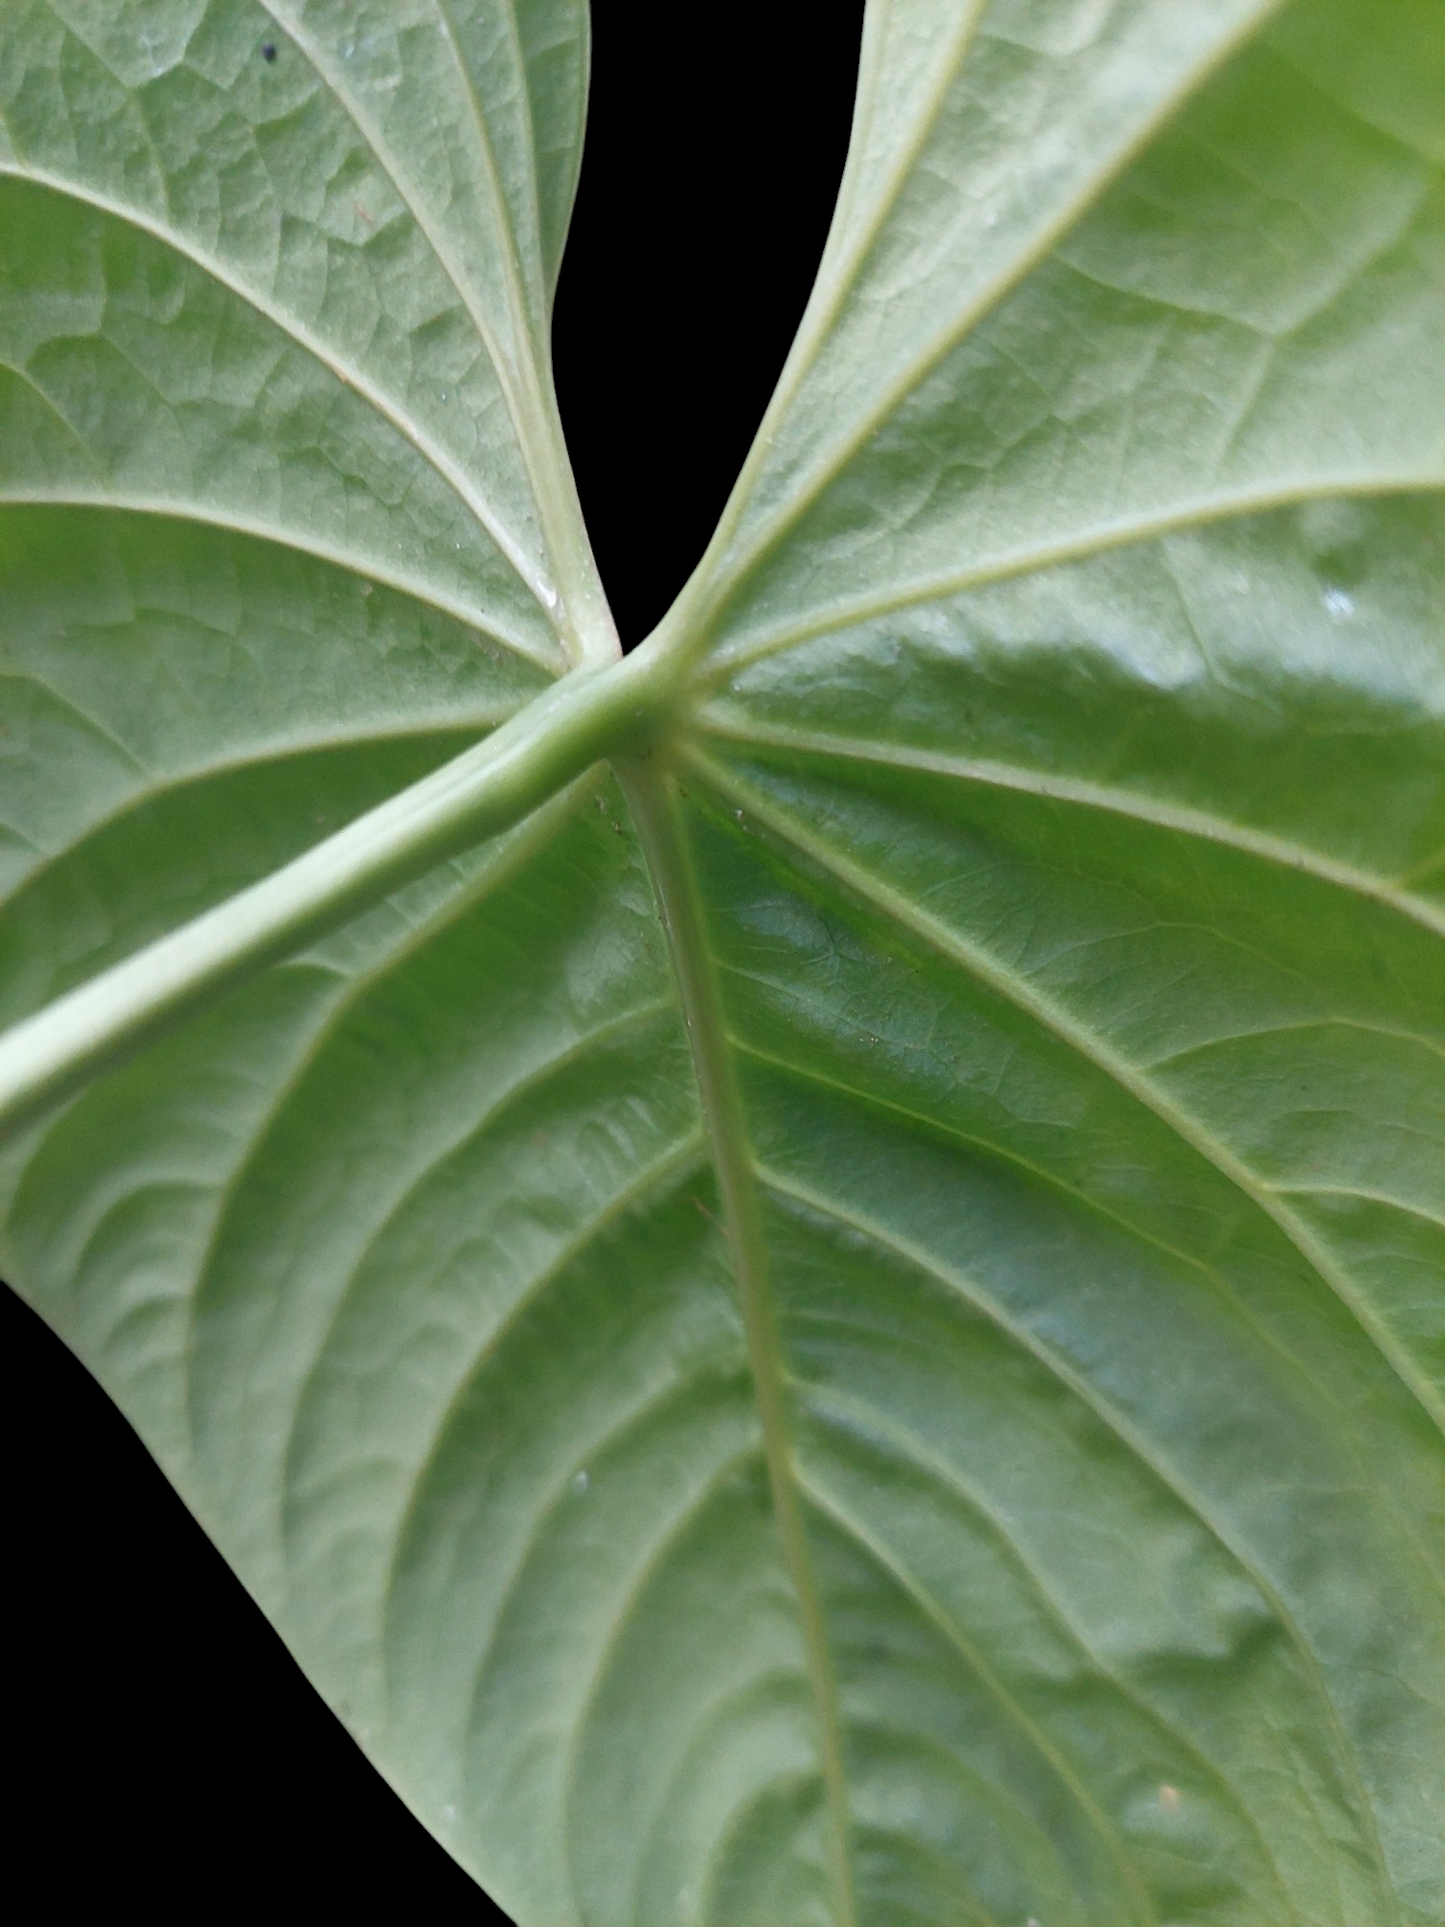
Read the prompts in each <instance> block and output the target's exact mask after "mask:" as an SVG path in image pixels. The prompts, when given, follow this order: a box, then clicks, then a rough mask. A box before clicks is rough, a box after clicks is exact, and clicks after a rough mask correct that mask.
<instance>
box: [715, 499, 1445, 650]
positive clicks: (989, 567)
mask: <svg viewBox="0 0 1445 1927" xmlns="http://www.w3.org/2000/svg"><path fill="white" fill-rule="evenodd" d="M1442 489H1445V469H1442V470H1420V471H1418V472H1415V473H1404V474H1398V475H1369V474H1353V475H1352V474H1343V473H1341V474H1335V475H1326V474H1321V475H1318V476H1311V477H1309V478H1308V479H1303V480H1301V481H1299V482H1297V483H1283V482H1280V483H1271V484H1268V485H1267V486H1263V487H1257V488H1252V489H1241V490H1240V491H1238V492H1237V493H1236V494H1233V495H1216V496H1199V497H1197V498H1196V499H1195V500H1193V501H1190V502H1183V503H1181V504H1180V505H1179V506H1178V507H1177V508H1175V509H1171V510H1169V511H1167V512H1166V513H1164V514H1161V515H1154V516H1134V517H1131V518H1129V519H1127V520H1124V521H1120V522H1113V523H1103V524H1100V525H1099V526H1098V527H1096V528H1092V529H1086V530H1081V531H1080V533H1079V534H1078V535H1076V536H1071V537H1070V538H1069V539H1068V540H1067V541H1063V542H1056V543H1051V544H1043V545H1039V546H1035V547H1033V548H1026V549H1019V550H1015V551H1012V552H1006V553H1004V554H1002V555H999V556H997V557H995V558H994V559H993V560H992V561H983V562H976V563H970V564H969V565H968V566H967V567H966V568H962V569H958V570H955V571H953V572H951V573H950V574H948V575H946V576H931V577H929V578H928V579H926V580H924V581H921V582H912V583H908V584H905V585H903V586H902V587H901V588H897V589H889V590H887V591H885V592H884V593H883V594H881V595H877V596H858V597H855V598H854V600H853V601H852V602H838V603H832V604H830V605H828V606H827V607H825V608H823V609H820V610H818V611H817V612H816V614H814V615H812V616H810V617H809V618H808V619H807V620H806V621H804V622H798V623H794V624H792V625H791V626H789V627H787V628H784V629H777V630H774V631H772V632H771V633H769V632H767V631H764V632H763V633H762V634H761V635H760V636H757V637H755V638H752V639H751V640H750V639H748V638H747V637H746V636H745V637H744V638H743V639H742V640H741V641H739V642H738V643H737V644H735V645H734V646H733V647H731V648H729V647H728V646H727V644H726V643H724V644H723V645H722V646H721V647H720V648H717V649H715V650H714V651H713V652H712V653H711V655H710V657H709V660H708V663H707V664H706V665H704V666H703V675H704V681H705V686H707V685H715V684H717V683H719V682H721V681H724V680H725V679H727V678H728V677H730V676H735V675H738V674H739V673H741V671H743V670H745V669H747V668H748V667H750V666H751V665H752V664H753V663H755V662H762V661H765V660H766V659H767V658H768V657H770V656H775V655H780V654H782V653H784V652H785V651H787V650H789V649H795V648H797V647H799V645H801V644H802V643H805V642H812V641H814V640H815V639H816V638H817V637H819V636H825V635H830V634H833V633H834V632H835V631H838V630H843V629H849V628H855V627H857V626H858V625H859V624H860V623H864V622H873V621H876V620H877V619H878V618H879V617H881V616H890V615H899V614H901V613H902V612H903V611H904V610H905V609H915V608H918V607H920V606H923V605H926V604H928V603H931V602H946V601H949V600H951V599H952V598H953V597H955V596H961V595H965V594H967V593H968V592H969V591H970V590H973V589H988V588H993V587H995V586H997V585H998V584H1001V583H1006V582H1012V581H1015V580H1017V579H1018V578H1019V577H1020V576H1025V575H1035V574H1038V573H1040V572H1041V571H1043V570H1046V569H1054V568H1061V567H1066V566H1067V565H1068V564H1069V563H1071V562H1088V561H1091V560H1093V559H1094V558H1095V557H1098V556H1104V555H1111V554H1114V553H1115V552H1116V551H1118V550H1120V549H1127V548H1133V547H1142V546H1144V545H1146V544H1148V543H1151V542H1157V541H1160V540H1162V539H1163V538H1165V537H1166V536H1170V535H1183V534H1187V533H1188V532H1189V531H1190V530H1192V529H1208V528H1213V527H1215V526H1217V525H1219V524H1221V523H1229V522H1234V521H1242V520H1244V519H1246V518H1247V517H1249V516H1252V515H1268V514H1270V513H1272V512H1273V511H1275V510H1279V509H1290V508H1304V507H1307V506H1308V505H1309V504H1310V503H1312V502H1350V501H1375V500H1379V499H1388V498H1389V497H1391V496H1396V495H1434V494H1438V493H1439V492H1440V491H1441V490H1442Z"/></svg>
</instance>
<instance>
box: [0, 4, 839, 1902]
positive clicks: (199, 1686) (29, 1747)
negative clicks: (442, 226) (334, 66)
mask: <svg viewBox="0 0 1445 1927" xmlns="http://www.w3.org/2000/svg"><path fill="white" fill-rule="evenodd" d="M861 17H862V0H830V4H828V5H827V6H825V7H819V8H817V9H816V10H815V9H811V8H805V7H802V6H800V5H799V4H798V0H776V3H775V4H773V5H768V6H746V5H734V6H730V7H702V6H699V7H696V8H694V7H689V6H680V5H676V4H669V5H661V4H652V5H649V4H645V0H596V4H595V24H594V32H595V48H594V66H593V95H592V113H591V126H590V131H589V137H588V148H587V158H586V162H585V164H584V168H583V174H582V186H581V192H580V194H579V198H578V206H577V214H576V219H575V221H574V224H573V230H572V239H571V243H570V245H569V249H568V255H567V261H566V265H565V266H564V269H563V274H562V283H561V290H560V294H559V299H558V308H557V321H556V366H557V383H558V391H559V395H560V399H561V405H562V414H563V420H564V423H565V424H566V427H567V432H568V439H569V442H570V445H571V449H572V456H573V463H574V466H575V469H576V472H577V478H578V486H579V488H580V490H581V495H582V501H583V506H584V509H585V511H586V514H587V518H588V522H589V526H590V527H591V530H592V536H593V544H594V547H595V549H596V552H597V557H598V561H599V563H600V565H601V569H602V575H603V579H604V581H605V583H606V585H607V589H608V592H609V595H610V597H611V599H612V604H613V608H614V611H615V613H616V615H617V619H618V624H619V627H620V629H621V632H622V637H623V641H624V644H625V645H627V646H632V645H634V644H636V643H637V642H638V641H640V640H641V639H642V637H643V636H644V635H645V634H646V633H647V631H648V630H649V629H650V628H651V627H652V626H653V624H654V623H655V622H656V621H657V620H658V619H659V617H660V616H661V615H662V614H663V613H664V611H665V609H666V607H667V605H668V603H669V602H670V601H671V600H672V597H673V595H674V594H675V593H676V591H677V589H678V588H679V587H680V586H681V584H682V582H683V581H684V579H685V578H686V576H687V575H688V573H689V571H690V570H691V569H692V567H693V566H694V564H695V563H696V561H697V558H698V556H699V555H700V554H701V552H702V549H703V547H704V546H705V544H706V541H707V538H708V535H709V534H710V532H711V529H712V527H713V524H714V523H715V521H716V519H717V515H718V512H719V511H720V509H721V507H722V505H723V501H724V499H725V497H726V495H727V492H728V489H729V487H730V486H731V483H732V480H733V477H734V476H735V474H736V472H737V469H738V466H739V464H740V462H741V461H742V459H743V456H744V455H745V453H746V451H747V447H748V444H749V442H750V440H751V438H752V434H753V431H754V429H755V427H756V424H757V421H758V418H759V416H760V415H761V413H762V410H763V408H764V407H765V405H766V402H767V398H768V395H769V392H770V391H771V388H772V385H773V382H774V380H775V378H776V375H777V372H778V369H779V368H780V366H781V364H782V361H783V358H784V356H785V355H786V353H787V349H788V344H789V341H790V339H791V336H792V333H793V329H794V327H795V325H796V323H797V319H798V316H799V315H800V313H801V311H802V308H803V304H804V302H805V300H806V298H807V292H808V287H809V284H810V282H811V279H812V275H813V270H814V267H815V265H816V262H817V258H818V254H819V251H820V249H821V247H822V243H823V238H824V234H825V232H826V228H827V223H828V217H829V214H830V211H831V206H832V200H833V196H834V193H835V191H836V185H837V180H838V176H839V173H840V170H841V167H842V162H843V154H844V150H845V147H846V142H847V130H848V120H849V114H850V110H851V99H852V90H853V81H854V74H855V69H856V60H857V46H858V35H859V30H860V24H861ZM0 1361H3V1371H4V1378H5V1394H4V1406H3V1415H0V1423H3V1428H4V1434H5V1436H4V1439H3V1446H4V1452H5V1458H4V1464H5V1468H6V1474H5V1476H6V1491H7V1503H6V1532H5V1554H6V1558H5V1568H6V1585H5V1598H6V1602H7V1604H6V1616H7V1621H8V1626H7V1635H6V1643H5V1651H6V1656H7V1659H8V1679H7V1684H6V1691H5V1731H6V1742H7V1744H6V1751H7V1753H8V1755H9V1759H10V1763H11V1770H10V1774H9V1776H8V1778H9V1782H10V1787H11V1791H10V1794H9V1795H8V1796H7V1798H6V1806H7V1809H8V1812H7V1815H6V1818H7V1827H6V1831H7V1834H8V1836H9V1839H8V1852H7V1867H6V1881H5V1885H6V1887H7V1889H8V1890H9V1891H10V1892H11V1893H12V1894H16V1893H21V1892H24V1891H26V1890H29V1891H30V1892H31V1893H32V1894H33V1895H36V1896H39V1895H41V1894H43V1895H44V1896H45V1900H44V1902H43V1904H37V1905H36V1906H35V1917H36V1918H40V1917H41V1916H42V1915H44V1916H47V1917H48V1916H50V1915H51V1914H55V1915H59V1916H63V1915H64V1914H65V1913H67V1912H75V1913H79V1914H82V1915H85V1916H89V1917H99V1916H101V1915H102V1914H103V1913H109V1912H110V1911H111V1910H116V1911H120V1910H121V1909H128V1910H135V1909H140V1910H143V1911H144V1912H145V1914H146V1915H147V1916H148V1917H149V1918H150V1919H152V1920H154V1921H157V1922H159V1923H162V1924H164V1923H167V1922H170V1921H172V1920H174V1921H177V1922H179V1921H181V1920H191V1919H192V1918H204V1917H207V1916H209V1915H210V1914H211V1912H212V1910H213V1909H218V1910H220V1911H221V1912H223V1913H229V1914H230V1915H232V1916H233V1917H239V1918H253V1919H265V1918H276V1919H281V1920H286V1919H288V1918H296V1917H297V1915H298V1913H299V1911H300V1910H301V1909H303V1908H306V1907H308V1906H310V1905H313V1904H314V1905H315V1906H316V1907H317V1908H318V1910H320V1911H322V1912H324V1913H329V1912H333V1911H334V1912H336V1913H338V1914H341V1915H350V1916H351V1917H352V1918H356V1919H359V1920H366V1919H369V1918H377V1917H380V1916H382V1915H383V1914H384V1913H389V1912H391V1911H392V1910H393V1909H396V1910H398V1911H400V1912H401V1913H402V1915H403V1916H404V1917H408V1918H414V1919H418V1920H425V1921H438V1920H445V1919H447V1918H450V1917H451V1916H453V1915H456V1916H460V1917H464V1918H466V1919H468V1920H471V1921H477V1922H483V1921H486V1920H489V1919H490V1920H498V1921H500V1920H501V1919H502V1916H501V1915H500V1914H499V1913H497V1912H495V1910H493V1909H491V1908H489V1907H488V1905H487V1903H486V1902H485V1900H483V1899H482V1897H481V1896H480V1894H479V1893H478V1891H477V1889H476V1887H475V1886H473V1884H472V1883H471V1881H470V1880H469V1879H468V1878H467V1877H466V1876H465V1875H464V1874H463V1873H461V1871H460V1870H459V1869H458V1868H457V1867H455V1866H454V1865H453V1863H452V1862H451V1861H450V1860H449V1859H448V1858H447V1856H446V1855H445V1854H444V1853H443V1852H442V1851H441V1849H440V1848H439V1847H437V1846H436V1845H435V1844H434V1843H433V1842H432V1841H431V1839H430V1838H429V1837H428V1836H427V1834H426V1833H425V1832H424V1831H423V1830H422V1828H421V1827H420V1826H419V1825H418V1823H417V1822H416V1821H414V1820H413V1819H412V1818H411V1817H410V1815H409V1814H408V1813H407V1812H406V1811H405V1809H404V1808H403V1807H402V1806H401V1804H400V1802H399V1801H398V1800H396V1799H395V1797H394V1796H393V1795H392V1794H391V1793H390V1792H389V1791H388V1790H387V1788H386V1787H385V1786H384V1785H383V1784H382V1782H381V1780H380V1779H379V1778H378V1777H377V1775H376V1774H375V1773H374V1772H373V1771H372V1770H371V1768H370V1767H369V1766H368V1765H367V1764H366V1763H365V1761H364V1760H363V1758H362V1756H361V1754H360V1753H359V1752H358V1751H357V1750H356V1748H355V1747H354V1746H353V1745H352V1743H351V1741H350V1740H349V1739H348V1737H347V1736H346V1734H345V1733H344V1732H343V1731H342V1729H341V1727H340V1726H339V1724H338V1723H337V1722H336V1721H335V1720H334V1719H333V1718H332V1717H331V1715H330V1713H329V1712H328V1711H327V1710H326V1709H325V1707H323V1705H322V1704H321V1702H320V1700H319V1699H318V1698H317V1697H316V1695H315V1694H314V1693H313V1692H312V1691H311V1689H310V1687H309V1686H307V1684H306V1683H305V1681H304V1680H303V1679H302V1677H301V1675H300V1673H299V1672H298V1671H297V1669H296V1667H295V1665H294V1664H293V1662H292V1661H291V1660H290V1658H289V1657H288V1655H287V1654H286V1652H285V1650H284V1649H283V1648H282V1646H281V1644H280V1642H279V1641H278V1640H277V1639H276V1637H275V1635H274V1634H273V1633H272V1632H271V1631H270V1629H269V1627H268V1626H267V1625H266V1624H265V1622H264V1621H263V1620H262V1618H261V1617H260V1615H259V1614H258V1613H257V1612H256V1610H255V1609H254V1607H252V1605H251V1604H250V1602H249V1600H248V1599H247V1598H246V1596H245V1595H244V1594H243V1592H242V1591H241V1588H240V1587H239V1586H238V1585H237V1583H236V1581H235V1580H234V1579H233V1578H232V1577H231V1576H230V1574H229V1572H228V1571H227V1570H226V1568H225V1567H224V1565H223V1564H222V1562H221V1560H220V1559H219V1557H218V1556H217V1554H216V1553H215V1552H214V1551H212V1549H211V1547H210V1546H209V1544H208V1543H207V1541H206V1540H205V1539H204V1538H203V1536H202V1535H201V1533H200V1531H199V1529H198V1528H197V1527H196V1526H195V1524H194V1523H193V1522H192V1520H191V1519H190V1517H189V1515H188V1514H187V1513H186V1512H185V1510H184V1509H183V1507H182V1506H181V1504H180V1502H179V1501H178V1500H177V1499H176V1497H175V1495H174V1494H173V1493H172V1492H171V1490H170V1488H169V1486H168V1485H167V1484H166V1483H165V1481H164V1480H163V1479H162V1477H161V1475H160V1473H159V1472H158V1471H157V1470H156V1468H155V1466H154V1465H153V1464H152V1462H151V1460H150V1459H149V1458H148V1456H147V1455H146V1453H145V1451H144V1450H143V1448H142V1447H141V1445H140V1444H139V1443H138V1441H137V1440H136V1438H135V1436H134V1434H133V1433H132V1432H131V1431H130V1429H129V1427H128V1426H127V1425H126V1424H125V1422H124V1421H123V1420H122V1419H121V1418H120V1417H119V1416H118V1415H117V1414H116V1413H115V1411H114V1410H113V1408H112V1407H111V1406H110V1404H109V1403H108V1401H107V1400H106V1399H105V1397H104V1396H103V1395H102V1393H101V1392H100V1391H99V1390H98V1389H97V1387H96V1386H95V1385H94V1384H93V1383H92V1381H91V1380H90V1378H89V1377H88V1376H87V1374H86V1373H85V1372H84V1371H83V1370H82V1369H81V1367H80V1366H79V1365H78V1364H77V1363H76V1362H75V1361H74V1359H73V1358H72V1357H71V1356H70V1354H69V1353H68V1352H67V1351H66V1350H65V1349H64V1347H63V1346H61V1345H60V1344H59V1343H58V1341H57V1340H56V1339H54V1338H53V1337H52V1336H51V1335H50V1333H49V1332H48V1331H46V1330H45V1328H44V1327H43V1326H42V1325H41V1324H40V1322H39V1321H38V1320H37V1319H36V1318H34V1317H33V1315H32V1314H31V1313H30V1312H28V1311H27V1310H26V1309H25V1308H24V1307H23V1306H21V1305H20V1304H19V1302H18V1301H17V1300H16V1299H14V1298H13V1297H12V1296H11V1294H10V1293H8V1292H4V1291H0Z"/></svg>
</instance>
